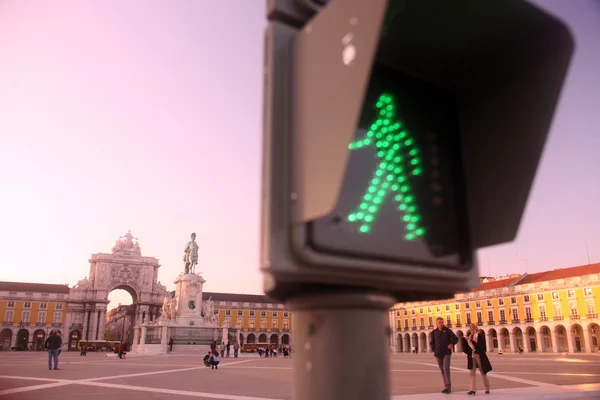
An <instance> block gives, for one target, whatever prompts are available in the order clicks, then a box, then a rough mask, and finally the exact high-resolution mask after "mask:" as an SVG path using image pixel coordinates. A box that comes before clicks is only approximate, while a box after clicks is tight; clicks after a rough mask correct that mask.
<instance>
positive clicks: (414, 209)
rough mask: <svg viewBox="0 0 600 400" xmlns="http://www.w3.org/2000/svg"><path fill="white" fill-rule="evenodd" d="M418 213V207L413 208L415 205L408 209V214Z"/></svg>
mask: <svg viewBox="0 0 600 400" xmlns="http://www.w3.org/2000/svg"><path fill="white" fill-rule="evenodd" d="M416 211H417V207H415V206H413V205H411V206H410V207H408V212H409V213H414V212H416Z"/></svg>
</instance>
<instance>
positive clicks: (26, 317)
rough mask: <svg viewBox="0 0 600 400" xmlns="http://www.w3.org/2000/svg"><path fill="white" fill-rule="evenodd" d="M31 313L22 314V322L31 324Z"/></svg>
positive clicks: (24, 312)
mask: <svg viewBox="0 0 600 400" xmlns="http://www.w3.org/2000/svg"><path fill="white" fill-rule="evenodd" d="M29 317H30V313H29V311H23V312H22V313H21V322H29Z"/></svg>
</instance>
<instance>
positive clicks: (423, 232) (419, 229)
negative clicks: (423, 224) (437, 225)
mask: <svg viewBox="0 0 600 400" xmlns="http://www.w3.org/2000/svg"><path fill="white" fill-rule="evenodd" d="M415 234H417V235H418V236H423V235H424V234H425V229H423V228H418V229H417V230H416V231H415Z"/></svg>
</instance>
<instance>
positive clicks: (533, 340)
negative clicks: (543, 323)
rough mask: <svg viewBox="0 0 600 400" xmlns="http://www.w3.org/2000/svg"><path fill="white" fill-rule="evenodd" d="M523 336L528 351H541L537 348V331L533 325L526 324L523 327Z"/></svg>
mask: <svg viewBox="0 0 600 400" xmlns="http://www.w3.org/2000/svg"><path fill="white" fill-rule="evenodd" d="M525 337H526V339H525V345H526V346H527V349H528V350H529V351H534V352H538V351H541V350H540V349H538V342H537V332H536V331H535V328H534V327H533V326H528V327H527V329H525Z"/></svg>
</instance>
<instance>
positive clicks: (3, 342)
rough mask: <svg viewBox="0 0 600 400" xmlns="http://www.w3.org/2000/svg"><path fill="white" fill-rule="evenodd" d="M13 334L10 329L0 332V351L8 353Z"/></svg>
mask: <svg viewBox="0 0 600 400" xmlns="http://www.w3.org/2000/svg"><path fill="white" fill-rule="evenodd" d="M12 337H13V332H12V330H11V329H8V328H4V329H2V332H0V351H9V350H10V345H11V343H12Z"/></svg>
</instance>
